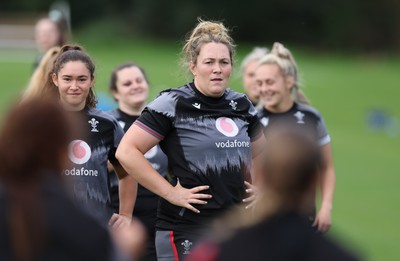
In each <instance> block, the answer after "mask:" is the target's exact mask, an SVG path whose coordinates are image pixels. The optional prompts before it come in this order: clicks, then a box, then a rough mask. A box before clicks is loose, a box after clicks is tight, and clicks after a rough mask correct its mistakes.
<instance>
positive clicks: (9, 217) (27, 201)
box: [0, 99, 117, 260]
mask: <svg viewBox="0 0 400 261" xmlns="http://www.w3.org/2000/svg"><path fill="white" fill-rule="evenodd" d="M2 126H3V127H2V129H1V131H0V260H112V259H114V258H116V255H117V254H116V252H114V250H113V247H112V242H111V238H110V236H109V234H108V232H107V230H106V229H105V228H103V227H101V226H100V225H99V224H97V223H96V222H95V221H94V220H92V219H91V218H89V217H88V216H87V215H85V214H83V213H82V212H81V211H80V210H79V209H78V208H77V207H76V206H75V205H74V203H73V202H72V200H71V199H70V198H69V196H70V195H69V194H68V193H67V191H66V190H65V188H64V184H63V180H62V176H61V174H60V173H61V172H62V170H63V169H65V168H67V167H68V166H69V160H68V150H67V148H68V143H69V142H70V138H71V137H72V136H73V133H72V131H73V130H74V131H75V130H76V128H73V127H72V124H71V122H69V119H68V118H67V116H66V114H65V113H64V111H63V110H62V109H61V107H60V106H59V105H58V103H52V102H49V101H43V100H41V101H39V100H37V99H30V100H28V101H25V102H22V103H20V104H18V105H16V106H14V107H13V108H12V109H11V111H10V112H9V113H8V115H7V117H6V118H5V121H4V122H3V124H2ZM114 254H115V256H114Z"/></svg>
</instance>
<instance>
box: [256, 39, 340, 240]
mask: <svg viewBox="0 0 400 261" xmlns="http://www.w3.org/2000/svg"><path fill="white" fill-rule="evenodd" d="M256 83H257V86H258V87H259V88H260V92H261V99H262V102H263V105H264V106H263V108H262V109H261V110H260V111H259V119H260V122H261V123H262V124H263V125H264V127H265V129H266V135H268V129H269V128H270V127H271V126H280V127H283V128H289V129H293V130H295V131H296V132H298V133H301V134H304V135H306V136H308V137H310V138H312V139H314V140H316V141H317V142H318V144H319V145H320V146H321V150H322V167H321V168H322V171H321V173H322V174H321V176H320V178H319V183H320V187H321V195H322V203H321V207H320V208H319V211H318V213H317V214H316V215H315V213H316V207H315V197H313V198H312V199H310V201H309V218H310V220H312V222H313V226H315V227H316V228H317V229H318V231H320V232H326V231H327V230H328V229H329V228H330V226H331V209H332V201H333V193H334V188H335V171H334V166H333V159H332V152H331V145H330V136H329V135H328V133H327V130H326V127H325V123H324V121H323V118H322V116H321V115H320V113H319V112H318V111H317V110H315V109H314V108H312V107H311V106H310V105H309V101H308V99H307V98H306V96H305V95H304V93H303V92H302V91H301V90H300V86H299V75H298V70H297V65H296V62H295V60H294V58H293V56H292V54H291V52H290V51H289V50H288V49H287V48H285V47H284V46H283V45H282V44H280V43H274V45H273V48H272V51H271V53H269V54H267V55H266V56H264V57H263V58H262V59H261V60H260V61H259V64H258V67H257V70H256ZM314 194H315V193H314Z"/></svg>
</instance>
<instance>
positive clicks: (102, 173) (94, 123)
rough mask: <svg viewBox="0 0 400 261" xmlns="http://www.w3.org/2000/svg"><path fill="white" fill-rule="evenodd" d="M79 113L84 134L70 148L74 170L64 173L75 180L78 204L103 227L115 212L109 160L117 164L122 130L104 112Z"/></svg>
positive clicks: (86, 110)
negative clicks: (108, 165) (110, 188)
mask: <svg viewBox="0 0 400 261" xmlns="http://www.w3.org/2000/svg"><path fill="white" fill-rule="evenodd" d="M74 113H75V112H74ZM76 114H77V115H76V116H77V117H82V118H81V120H82V123H81V124H80V126H79V127H80V128H81V132H80V134H79V136H77V137H75V139H74V140H73V141H71V143H70V145H69V158H70V160H71V163H72V168H69V169H65V170H64V171H63V174H64V175H65V176H66V177H67V178H70V179H71V181H72V184H71V186H72V188H73V194H74V199H75V201H76V202H77V204H78V205H80V206H81V207H82V208H83V209H84V210H85V211H86V212H88V213H89V214H90V215H91V216H93V217H95V218H96V219H97V220H98V221H100V223H101V224H103V225H107V224H108V220H109V219H110V217H111V215H112V214H113V212H114V211H113V208H112V206H111V199H110V191H109V185H108V182H109V179H108V171H107V161H108V160H110V162H111V163H118V161H117V159H116V158H115V152H116V149H117V146H118V144H119V142H120V140H121V138H122V135H123V130H122V128H121V127H120V126H119V124H118V122H117V120H116V119H115V118H114V117H112V116H111V115H109V114H107V113H105V112H103V111H100V110H97V109H90V108H85V109H84V110H83V111H81V112H77V113H76Z"/></svg>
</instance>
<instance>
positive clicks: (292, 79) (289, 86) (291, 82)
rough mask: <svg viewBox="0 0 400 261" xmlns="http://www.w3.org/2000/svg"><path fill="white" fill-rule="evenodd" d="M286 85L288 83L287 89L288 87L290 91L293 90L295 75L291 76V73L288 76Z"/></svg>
mask: <svg viewBox="0 0 400 261" xmlns="http://www.w3.org/2000/svg"><path fill="white" fill-rule="evenodd" d="M285 85H286V89H288V90H289V91H291V90H292V88H293V85H294V78H293V76H290V75H289V76H286V79H285Z"/></svg>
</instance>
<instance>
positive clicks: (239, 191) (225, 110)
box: [134, 83, 262, 230]
mask: <svg viewBox="0 0 400 261" xmlns="http://www.w3.org/2000/svg"><path fill="white" fill-rule="evenodd" d="M134 124H136V125H137V126H139V127H140V128H142V129H144V130H145V131H147V132H148V133H150V134H152V135H154V136H155V137H156V138H158V139H160V140H161V142H160V146H161V148H162V150H163V151H164V152H165V154H166V155H167V156H168V160H169V168H170V173H171V174H172V176H173V180H172V182H171V183H172V185H176V182H177V179H179V182H180V184H181V185H182V186H183V187H185V188H192V187H196V186H200V185H209V186H210V189H209V190H206V191H203V192H200V193H208V194H211V195H212V196H213V197H212V199H210V200H208V203H207V204H206V205H196V208H198V209H199V210H200V213H199V214H196V213H193V212H192V211H189V210H187V209H185V208H181V207H178V206H175V205H172V204H170V203H169V202H168V201H166V200H164V199H161V204H160V207H159V211H158V222H157V226H158V227H159V228H162V229H173V230H180V229H182V230H185V227H186V226H191V227H193V226H195V227H196V226H198V227H199V228H201V227H203V226H204V225H206V224H208V223H209V220H210V219H211V218H214V217H215V216H217V215H218V214H220V213H221V212H222V210H225V209H227V208H229V207H231V206H232V205H234V204H238V203H240V202H241V200H242V199H243V198H244V192H245V189H244V177H245V176H246V175H248V173H249V170H250V165H251V160H252V158H251V142H252V141H253V140H255V139H257V138H258V137H259V135H260V134H261V133H262V132H261V129H262V128H261V126H260V124H259V121H258V119H257V111H256V110H255V108H254V107H253V105H252V104H251V102H250V101H249V100H248V99H247V97H246V96H245V95H244V94H240V93H237V92H235V91H232V90H230V89H227V90H226V91H225V93H224V94H223V96H222V97H219V98H211V97H207V96H205V95H203V94H202V93H200V92H199V91H198V90H197V89H196V87H195V86H194V83H190V84H186V85H184V86H182V87H179V88H175V89H169V90H166V91H164V92H161V94H160V95H159V96H158V97H157V98H156V99H155V100H154V101H153V102H151V103H150V104H149V105H148V106H147V107H146V108H145V110H144V111H143V113H142V115H141V116H140V117H139V118H138V119H137V120H136V121H135V123H134Z"/></svg>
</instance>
